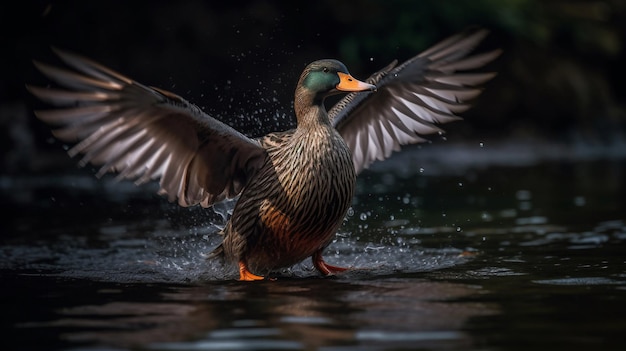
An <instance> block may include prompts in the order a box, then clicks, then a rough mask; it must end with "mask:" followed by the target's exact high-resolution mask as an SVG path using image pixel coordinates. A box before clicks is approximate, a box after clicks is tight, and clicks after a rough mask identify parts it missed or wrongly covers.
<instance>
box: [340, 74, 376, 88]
mask: <svg viewBox="0 0 626 351" xmlns="http://www.w3.org/2000/svg"><path fill="white" fill-rule="evenodd" d="M337 75H338V76H339V84H337V86H336V88H337V90H341V91H365V90H376V86H375V85H372V84H369V83H365V82H361V81H360V80H358V79H356V78H354V77H353V76H351V75H349V74H346V73H342V72H337Z"/></svg>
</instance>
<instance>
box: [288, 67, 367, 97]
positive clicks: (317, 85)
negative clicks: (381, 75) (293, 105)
mask: <svg viewBox="0 0 626 351" xmlns="http://www.w3.org/2000/svg"><path fill="white" fill-rule="evenodd" d="M298 88H303V89H305V90H307V91H308V92H309V93H312V94H313V95H315V96H316V97H318V98H320V97H321V98H322V99H323V98H324V97H326V96H328V95H332V94H335V93H340V92H351V91H368V90H375V89H376V86H374V85H372V84H369V83H365V82H362V81H360V80H357V79H356V78H354V77H352V76H351V75H350V73H348V69H347V68H346V66H345V65H344V64H343V63H341V62H339V61H337V60H330V59H327V60H319V61H315V62H313V63H311V64H309V65H308V66H307V67H306V68H305V69H304V72H303V73H302V76H301V77H300V82H299V83H298Z"/></svg>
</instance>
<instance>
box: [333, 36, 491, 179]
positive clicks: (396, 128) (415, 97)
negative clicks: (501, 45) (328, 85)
mask: <svg viewBox="0 0 626 351" xmlns="http://www.w3.org/2000/svg"><path fill="white" fill-rule="evenodd" d="M487 34H488V33H487V31H486V30H477V31H475V30H472V31H467V32H463V33H459V34H456V35H453V36H451V37H450V38H448V39H445V40H443V41H441V42H440V43H438V44H436V45H434V46H432V47H431V48H430V49H427V50H425V51H424V52H422V53H421V54H419V55H417V56H415V57H413V58H411V59H410V60H407V61H406V62H404V63H402V64H401V65H399V66H397V61H394V62H392V63H391V64H390V65H388V66H387V67H385V68H383V69H381V70H380V71H378V72H376V73H374V74H373V75H371V76H370V77H369V78H368V79H367V82H368V83H371V84H375V85H376V86H377V90H376V91H373V92H369V93H358V94H357V93H351V94H348V95H346V96H345V97H344V98H343V99H341V100H340V101H339V102H337V104H335V105H334V106H333V107H332V108H331V109H330V111H329V112H328V115H329V118H331V119H332V121H333V124H334V126H335V128H337V130H338V131H339V133H340V134H341V135H342V137H343V138H344V139H345V141H346V143H347V144H348V146H349V147H350V149H351V150H352V161H353V163H354V167H355V169H356V171H357V173H358V172H360V171H362V170H363V169H365V168H367V167H368V166H369V165H370V164H371V163H372V162H374V161H376V160H383V159H385V158H388V157H389V156H390V155H391V154H392V152H393V151H398V150H399V149H400V147H401V145H407V144H414V143H420V142H424V141H426V139H425V138H423V137H422V136H423V135H428V134H432V133H443V130H442V129H441V128H440V127H438V126H437V125H438V124H442V123H449V122H453V121H457V120H459V119H461V118H460V117H459V116H458V115H457V114H458V113H461V112H464V111H466V110H467V109H469V108H470V106H471V104H470V102H471V100H472V99H475V98H476V97H477V96H478V95H479V94H480V93H481V92H482V89H481V88H480V85H482V84H484V83H486V82H487V81H489V80H490V79H492V78H493V77H494V76H495V73H492V72H488V73H482V72H478V73H477V72H466V71H470V70H475V69H478V68H480V67H482V66H484V65H485V64H487V63H489V62H491V61H493V60H494V59H495V58H496V57H498V55H500V53H501V51H500V50H494V51H490V52H486V53H480V54H475V55H472V56H468V55H470V53H471V51H472V50H474V48H475V47H476V46H477V45H478V44H479V43H480V42H481V41H482V40H483V39H484V38H485V37H486V36H487ZM383 131H384V132H383ZM390 138H391V139H393V141H392V142H391V141H390V140H389V139H390Z"/></svg>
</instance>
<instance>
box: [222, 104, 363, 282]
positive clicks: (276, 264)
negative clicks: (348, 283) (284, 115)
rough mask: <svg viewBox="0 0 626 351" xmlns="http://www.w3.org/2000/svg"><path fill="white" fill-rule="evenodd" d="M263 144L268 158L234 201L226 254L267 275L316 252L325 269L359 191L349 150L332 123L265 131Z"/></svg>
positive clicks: (316, 257) (227, 231)
mask: <svg viewBox="0 0 626 351" xmlns="http://www.w3.org/2000/svg"><path fill="white" fill-rule="evenodd" d="M324 115H326V113H325V112H324ZM327 120H328V119H327ZM261 145H262V146H263V147H264V148H265V149H266V150H267V153H268V158H267V160H266V161H265V163H264V164H263V166H262V167H261V168H260V169H259V171H258V173H257V174H256V175H255V176H254V177H253V178H252V179H251V181H250V183H251V184H254V185H255V186H251V187H247V188H245V189H244V190H243V192H242V193H241V197H240V198H239V200H238V201H237V204H236V205H235V208H234V210H233V214H232V216H231V218H230V220H229V221H228V223H227V225H226V228H225V230H224V234H225V237H224V241H223V243H222V245H223V249H224V254H225V255H226V257H227V258H229V260H231V261H235V262H237V261H239V262H242V261H243V262H246V263H247V265H248V267H249V268H250V270H251V271H253V272H259V273H263V274H265V273H267V272H268V271H270V270H274V269H277V268H281V267H288V266H291V265H293V264H295V263H298V262H300V261H302V260H304V259H305V258H307V257H312V256H314V259H313V260H314V263H315V265H316V266H317V267H320V269H323V268H321V267H322V265H323V264H324V263H323V261H321V252H322V250H323V249H324V248H325V247H326V246H327V245H328V244H329V242H330V241H331V240H332V238H333V237H334V235H335V232H336V231H337V229H338V227H339V226H340V225H341V223H342V221H343V219H344V217H345V215H346V212H347V210H348V208H349V207H350V204H351V201H352V197H353V195H354V185H355V182H356V173H355V171H354V166H353V165H352V157H351V156H350V150H349V149H348V147H347V145H346V144H345V142H344V141H343V139H342V138H341V136H340V135H339V133H337V131H336V130H335V129H334V128H333V127H332V126H331V125H330V123H328V122H327V123H325V124H318V125H314V126H310V127H305V128H301V127H298V128H297V129H296V130H294V131H292V132H289V133H281V134H272V135H269V136H266V137H264V138H263V139H262V140H261ZM311 150H316V151H315V152H310V151H311ZM325 273H327V274H328V273H330V271H326V272H325Z"/></svg>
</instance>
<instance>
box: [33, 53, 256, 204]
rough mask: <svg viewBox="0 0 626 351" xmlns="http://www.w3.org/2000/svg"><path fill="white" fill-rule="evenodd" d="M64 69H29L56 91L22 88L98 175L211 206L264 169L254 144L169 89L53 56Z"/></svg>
mask: <svg viewBox="0 0 626 351" xmlns="http://www.w3.org/2000/svg"><path fill="white" fill-rule="evenodd" d="M55 51H56V53H57V54H58V55H59V57H60V58H61V59H62V60H63V61H64V62H65V63H67V65H68V66H69V67H70V70H67V69H62V68H57V67H53V66H49V65H46V64H43V63H35V65H36V66H37V68H38V69H39V70H40V71H41V72H42V73H44V74H45V75H46V76H48V77H49V78H50V79H51V80H53V81H55V82H56V83H58V85H59V86H61V87H62V88H40V87H31V86H29V87H28V89H29V90H30V91H31V92H32V93H33V94H34V95H35V96H37V97H38V98H40V99H41V100H43V101H45V102H48V103H51V104H53V105H56V106H58V107H59V108H57V109H51V110H44V111H36V116H37V117H38V118H39V119H41V120H42V121H44V122H46V123H49V124H51V125H54V126H56V127H58V129H56V130H54V131H53V134H54V135H55V136H56V137H57V138H59V139H60V140H62V141H65V142H69V143H76V144H75V145H74V146H73V147H72V148H71V149H70V151H69V153H70V155H71V156H75V155H77V154H82V159H81V161H80V164H81V165H86V164H88V163H91V164H93V165H96V166H99V167H100V170H99V172H98V175H99V176H101V175H103V174H105V173H107V172H115V173H118V175H117V177H118V178H120V179H122V178H128V179H135V180H136V183H138V184H140V183H144V182H146V181H149V180H153V179H160V186H161V189H160V193H162V194H166V195H167V196H168V198H169V200H170V201H175V200H176V199H177V200H178V203H179V204H180V205H182V206H191V205H195V204H201V205H202V206H205V207H207V206H210V205H212V204H213V203H214V202H216V201H220V200H222V199H224V198H228V197H234V196H236V195H238V194H239V192H240V191H241V190H242V188H243V187H244V186H245V185H246V183H247V181H248V179H250V177H251V175H252V174H253V173H254V172H256V170H257V169H258V167H260V166H261V164H262V163H263V159H264V157H265V155H266V154H265V151H264V150H263V148H262V147H261V146H260V145H259V144H258V142H256V141H254V140H251V139H249V138H247V137H246V136H244V135H243V134H241V133H239V132H237V131H236V130H234V129H233V128H231V127H230V126H228V125H226V124H224V123H222V122H220V121H218V120H216V119H214V118H212V117H210V116H208V115H206V114H205V113H203V112H202V111H201V110H200V109H199V108H198V107H197V106H195V105H193V104H191V103H189V102H187V101H186V100H185V99H183V98H181V97H180V96H178V95H176V94H173V93H170V92H168V91H165V90H162V89H158V88H151V87H147V86H145V85H143V84H140V83H138V82H136V81H134V80H132V79H130V78H128V77H125V76H123V75H121V74H119V73H117V72H115V71H113V70H111V69H108V68H106V67H104V66H102V65H100V64H98V63H96V62H93V61H91V60H89V59H86V58H83V57H80V56H78V55H75V54H71V53H68V52H64V51H61V50H55Z"/></svg>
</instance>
